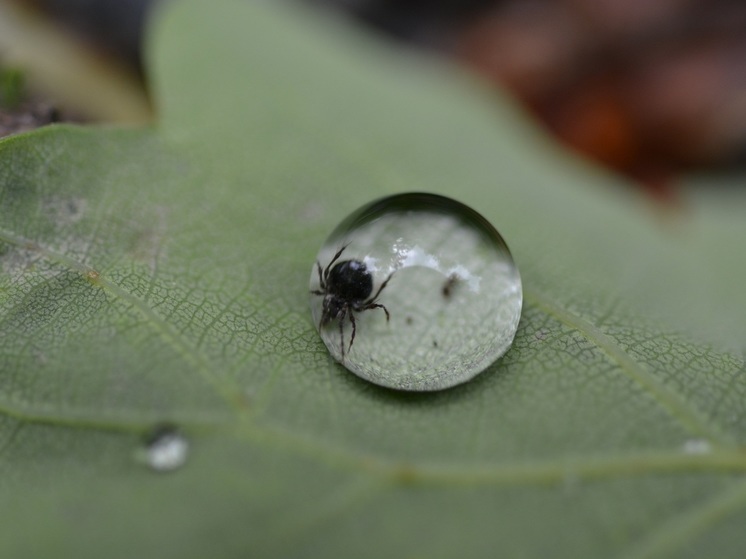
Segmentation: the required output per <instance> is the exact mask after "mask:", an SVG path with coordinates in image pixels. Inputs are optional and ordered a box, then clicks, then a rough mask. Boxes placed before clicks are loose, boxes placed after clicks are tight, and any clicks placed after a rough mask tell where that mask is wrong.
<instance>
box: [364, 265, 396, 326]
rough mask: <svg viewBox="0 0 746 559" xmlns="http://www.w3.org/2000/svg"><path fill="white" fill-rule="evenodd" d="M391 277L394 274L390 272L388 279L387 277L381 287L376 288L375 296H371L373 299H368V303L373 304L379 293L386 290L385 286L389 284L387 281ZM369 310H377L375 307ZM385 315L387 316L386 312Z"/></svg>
mask: <svg viewBox="0 0 746 559" xmlns="http://www.w3.org/2000/svg"><path fill="white" fill-rule="evenodd" d="M393 275H394V272H391V273H390V274H389V277H387V278H386V279H385V280H384V282H383V283H382V284H381V287H379V288H378V291H376V294H375V295H373V297H371V298H370V299H368V301H370V302H371V303H373V302H374V301H375V300H376V299H378V296H379V295H380V294H381V291H383V290H384V289H385V288H386V284H387V283H388V282H389V280H390V279H391V276H393ZM371 308H377V307H371ZM386 314H387V315H388V314H389V313H388V311H386Z"/></svg>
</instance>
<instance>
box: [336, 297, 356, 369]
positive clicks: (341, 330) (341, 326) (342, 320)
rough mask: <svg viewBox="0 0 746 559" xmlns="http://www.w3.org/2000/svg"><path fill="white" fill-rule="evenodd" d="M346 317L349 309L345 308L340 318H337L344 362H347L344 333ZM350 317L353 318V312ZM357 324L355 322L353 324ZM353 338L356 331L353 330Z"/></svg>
mask: <svg viewBox="0 0 746 559" xmlns="http://www.w3.org/2000/svg"><path fill="white" fill-rule="evenodd" d="M345 316H347V309H346V308H343V309H342V310H341V311H340V313H339V316H337V319H338V320H339V349H340V350H341V351H342V361H344V360H345V331H344V325H345ZM350 316H352V312H350ZM352 323H353V324H355V322H354V321H353V322H352ZM352 337H353V338H354V337H355V329H354V328H353V329H352ZM350 346H352V341H350Z"/></svg>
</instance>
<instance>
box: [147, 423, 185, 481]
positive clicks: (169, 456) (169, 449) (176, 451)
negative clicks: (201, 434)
mask: <svg viewBox="0 0 746 559" xmlns="http://www.w3.org/2000/svg"><path fill="white" fill-rule="evenodd" d="M188 455H189V441H187V439H186V438H185V437H184V435H182V434H181V432H180V431H179V430H178V429H177V428H176V427H174V426H173V425H159V426H158V427H156V428H154V429H153V430H152V431H151V432H150V433H149V434H148V436H147V437H146V439H145V452H144V461H145V463H146V464H147V465H148V466H150V467H151V468H152V469H153V470H155V471H157V472H170V471H172V470H176V469H178V468H180V467H181V466H183V465H184V463H185V462H186V460H187V457H188Z"/></svg>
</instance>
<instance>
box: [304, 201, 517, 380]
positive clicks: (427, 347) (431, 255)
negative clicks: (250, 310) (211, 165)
mask: <svg viewBox="0 0 746 559" xmlns="http://www.w3.org/2000/svg"><path fill="white" fill-rule="evenodd" d="M317 259H318V263H319V264H320V267H321V270H320V271H319V269H318V266H317V265H316V264H315V263H314V266H313V269H312V271H311V280H310V289H311V312H312V315H313V320H314V323H315V324H316V326H317V328H318V329H319V334H320V335H321V338H322V339H323V340H324V343H325V344H326V346H327V348H328V349H329V351H330V353H331V354H332V355H333V356H334V358H335V359H337V360H338V361H339V362H341V363H342V364H343V365H344V366H345V367H347V368H348V369H349V370H350V371H352V372H353V373H355V374H356V375H358V376H360V377H362V378H364V379H366V380H369V381H371V382H374V383H376V384H380V385H382V386H387V387H390V388H397V389H401V390H440V389H443V388H448V387H451V386H454V385H457V384H460V383H463V382H466V381H467V380H469V379H471V378H473V377H474V376H475V375H477V374H478V373H480V372H481V371H483V370H484V369H485V368H487V367H488V366H489V365H490V364H492V363H493V362H494V361H495V360H496V359H498V358H499V357H500V356H502V355H503V354H504V353H505V352H506V351H507V350H508V348H509V347H510V345H511V344H512V342H513V338H514V336H515V333H516V330H517V328H518V322H519V320H520V315H521V305H522V301H523V295H522V289H521V279H520V276H519V274H518V269H517V268H516V266H515V264H514V262H513V258H512V257H511V255H510V251H509V250H508V247H507V245H506V244H505V241H503V239H502V237H501V236H500V234H499V233H498V232H497V231H496V230H495V228H494V227H492V225H490V223H489V222H488V221H487V220H486V219H484V218H483V217H482V216H481V215H479V214H478V213H477V212H475V211H474V210H472V209H471V208H469V207H468V206H465V205H464V204H461V203H459V202H456V201H455V200H451V199H449V198H445V197H442V196H436V195H433V194H420V193H413V194H400V195H396V196H391V197H388V198H384V199H381V200H378V201H375V202H372V203H370V204H368V205H366V206H364V207H362V208H360V209H359V210H357V211H356V212H354V213H352V214H351V215H350V216H349V217H348V218H347V219H345V220H344V221H343V222H342V223H341V224H340V225H339V226H338V227H337V228H336V229H335V230H334V231H333V232H332V234H331V235H330V236H329V238H328V239H327V240H326V242H325V243H324V245H323V246H322V247H321V249H320V250H319V253H318V256H317ZM320 276H321V277H320ZM376 294H377V295H378V296H377V297H376ZM387 312H388V315H389V316H390V319H389V320H387V314H386V313H387ZM351 319H354V322H353V320H351ZM353 325H354V326H353ZM340 329H341V331H340ZM353 335H354V341H353Z"/></svg>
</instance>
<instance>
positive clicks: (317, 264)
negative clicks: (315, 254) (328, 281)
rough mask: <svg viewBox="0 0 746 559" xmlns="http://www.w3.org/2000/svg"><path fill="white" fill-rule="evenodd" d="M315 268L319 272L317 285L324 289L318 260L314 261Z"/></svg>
mask: <svg viewBox="0 0 746 559" xmlns="http://www.w3.org/2000/svg"><path fill="white" fill-rule="evenodd" d="M316 269H317V270H318V272H319V287H320V288H321V289H326V286H325V285H324V278H323V277H322V276H321V264H319V261H318V260H317V261H316Z"/></svg>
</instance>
